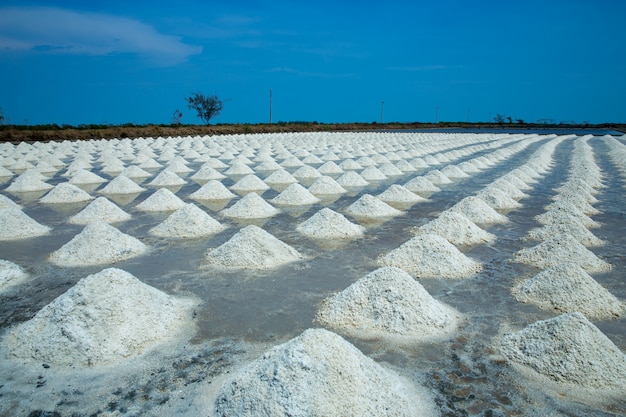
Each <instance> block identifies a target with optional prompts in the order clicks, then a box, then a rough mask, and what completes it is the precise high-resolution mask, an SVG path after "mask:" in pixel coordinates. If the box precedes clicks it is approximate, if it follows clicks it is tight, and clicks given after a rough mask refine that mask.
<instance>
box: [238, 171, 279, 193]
mask: <svg viewBox="0 0 626 417" xmlns="http://www.w3.org/2000/svg"><path fill="white" fill-rule="evenodd" d="M230 189H231V190H233V191H235V192H236V193H239V194H247V193H252V192H255V193H258V194H263V192H264V191H266V190H269V189H270V186H269V185H267V184H266V183H264V182H263V180H261V179H260V178H259V177H257V176H256V175H254V174H250V175H246V176H245V177H243V178H242V179H240V180H239V181H237V182H236V183H234V184H233V185H232V186H231V187H230Z"/></svg>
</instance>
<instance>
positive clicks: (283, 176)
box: [263, 169, 298, 186]
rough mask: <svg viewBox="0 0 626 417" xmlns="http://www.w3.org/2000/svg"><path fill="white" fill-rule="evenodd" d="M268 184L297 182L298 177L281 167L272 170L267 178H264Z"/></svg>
mask: <svg viewBox="0 0 626 417" xmlns="http://www.w3.org/2000/svg"><path fill="white" fill-rule="evenodd" d="M263 182H265V183H266V184H267V185H269V186H274V185H287V184H295V183H297V182H298V180H297V179H295V178H294V176H293V175H291V174H290V173H289V172H287V171H285V170H284V169H280V170H278V171H274V172H272V173H271V174H270V175H269V176H268V177H267V178H265V180H263Z"/></svg>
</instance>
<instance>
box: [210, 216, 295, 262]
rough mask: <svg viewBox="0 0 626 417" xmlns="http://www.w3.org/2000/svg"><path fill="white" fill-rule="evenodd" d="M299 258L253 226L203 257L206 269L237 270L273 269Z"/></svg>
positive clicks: (242, 230)
mask: <svg viewBox="0 0 626 417" xmlns="http://www.w3.org/2000/svg"><path fill="white" fill-rule="evenodd" d="M300 259H301V255H300V254H299V253H298V251H296V250H295V249H294V248H292V247H291V246H289V245H287V244H286V243H284V242H282V241H280V240H278V239H276V238H275V237H274V236H272V235H271V234H269V233H268V232H266V231H265V230H263V229H261V228H260V227H257V226H254V225H250V226H246V227H244V228H243V229H241V230H240V231H239V232H237V233H236V234H235V235H234V236H233V237H231V238H230V239H229V240H228V241H227V242H225V243H223V244H222V245H221V246H218V247H217V248H214V249H211V250H209V251H208V253H207V254H206V256H205V258H204V260H205V262H206V265H207V266H216V267H221V268H235V269H270V268H275V267H278V266H280V265H284V264H287V263H290V262H295V261H298V260H300Z"/></svg>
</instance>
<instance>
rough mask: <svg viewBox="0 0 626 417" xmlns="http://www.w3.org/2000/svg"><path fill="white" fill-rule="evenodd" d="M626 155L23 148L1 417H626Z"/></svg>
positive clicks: (463, 145)
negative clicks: (231, 416) (372, 416)
mask: <svg viewBox="0 0 626 417" xmlns="http://www.w3.org/2000/svg"><path fill="white" fill-rule="evenodd" d="M625 192H626V136H617V135H616V136H611V135H603V136H593V135H590V134H589V135H585V134H578V135H574V134H563V133H560V134H550V133H547V132H545V134H537V133H515V134H513V133H495V132H491V133H466V132H454V133H452V132H451V133H428V132H347V133H331V132H325V133H281V134H248V135H228V136H195V137H190V136H189V137H168V138H162V137H158V138H138V139H114V140H101V139H89V140H82V141H75V142H68V141H66V142H49V143H24V142H22V143H19V144H12V143H2V144H0V340H1V341H0V415H2V416H43V415H54V416H92V415H107V416H139V415H163V416H166V415H167V416H169V415H180V416H226V415H237V416H240V415H241V416H264V415H265V416H288V415H297V416H318V415H329V416H330V415H337V416H346V415H353V416H363V415H381V416H526V415H546V416H590V415H592V416H616V415H626V399H625V398H626V397H625V396H624V392H626V355H625V353H626V319H625V316H626V281H625V280H624V277H623V270H624V268H626V257H624V255H623V254H624V253H625V252H626V233H624V231H626V222H625V221H624V216H626V208H625V207H624V194H625Z"/></svg>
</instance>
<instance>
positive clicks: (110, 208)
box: [68, 197, 131, 225]
mask: <svg viewBox="0 0 626 417" xmlns="http://www.w3.org/2000/svg"><path fill="white" fill-rule="evenodd" d="M130 218H131V215H130V214H128V213H126V212H125V211H124V210H122V209H121V208H120V207H118V206H117V205H116V204H115V203H113V202H111V201H110V200H108V199H107V198H106V197H98V198H96V199H95V200H94V201H92V202H91V203H89V205H88V206H87V207H85V208H84V209H82V210H81V211H79V212H78V213H76V214H75V215H73V216H72V217H70V218H69V220H68V223H72V224H82V225H86V224H89V223H93V222H96V221H102V222H105V223H119V222H125V221H126V220H130Z"/></svg>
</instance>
